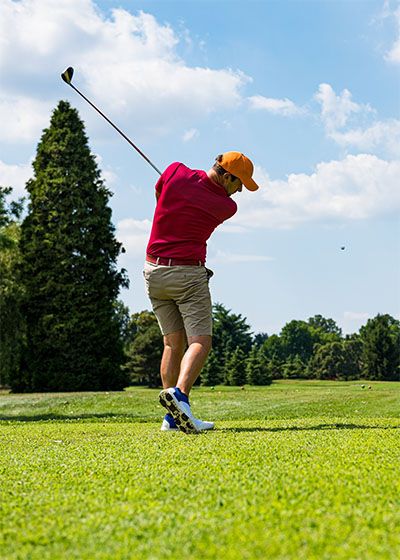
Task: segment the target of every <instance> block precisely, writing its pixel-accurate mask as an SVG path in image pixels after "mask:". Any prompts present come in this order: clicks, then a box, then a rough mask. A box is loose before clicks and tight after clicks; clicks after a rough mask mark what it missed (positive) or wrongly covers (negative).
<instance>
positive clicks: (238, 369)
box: [225, 347, 247, 385]
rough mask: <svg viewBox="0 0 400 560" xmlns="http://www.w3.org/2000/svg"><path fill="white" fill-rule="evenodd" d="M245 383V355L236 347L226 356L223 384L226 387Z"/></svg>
mask: <svg viewBox="0 0 400 560" xmlns="http://www.w3.org/2000/svg"><path fill="white" fill-rule="evenodd" d="M246 381H247V379H246V354H245V353H244V351H243V350H242V349H241V348H240V347H237V348H236V349H235V350H234V352H233V353H230V354H229V355H227V359H226V362H225V383H226V385H244V384H245V383H246Z"/></svg>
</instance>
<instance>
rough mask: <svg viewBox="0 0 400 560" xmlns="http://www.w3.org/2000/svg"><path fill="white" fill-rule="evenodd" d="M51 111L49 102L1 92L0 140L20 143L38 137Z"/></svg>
mask: <svg viewBox="0 0 400 560" xmlns="http://www.w3.org/2000/svg"><path fill="white" fill-rule="evenodd" d="M50 111H51V105H50V103H48V102H45V101H40V100H38V99H33V98H29V97H26V96H24V95H13V96H10V95H7V94H1V93H0V122H1V126H0V141H6V142H9V143H12V142H16V143H20V142H27V141H31V140H32V139H33V138H38V137H39V136H40V133H41V131H42V129H43V128H44V127H45V126H46V124H47V123H48V121H49V117H50Z"/></svg>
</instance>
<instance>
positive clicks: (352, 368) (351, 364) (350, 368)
mask: <svg viewBox="0 0 400 560" xmlns="http://www.w3.org/2000/svg"><path fill="white" fill-rule="evenodd" d="M343 348H344V355H345V361H346V366H345V371H346V376H345V379H359V378H360V377H361V368H362V349H363V345H362V342H361V338H360V336H359V335H358V334H351V335H346V337H345V339H344V340H343Z"/></svg>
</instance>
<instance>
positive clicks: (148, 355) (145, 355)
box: [125, 311, 164, 387]
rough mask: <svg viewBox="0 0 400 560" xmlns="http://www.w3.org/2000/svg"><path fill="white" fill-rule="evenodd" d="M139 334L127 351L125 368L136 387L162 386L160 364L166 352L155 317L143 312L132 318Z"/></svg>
mask: <svg viewBox="0 0 400 560" xmlns="http://www.w3.org/2000/svg"><path fill="white" fill-rule="evenodd" d="M132 320H134V321H135V322H136V325H137V332H136V335H135V337H134V339H133V342H131V343H130V345H129V346H128V350H127V363H126V366H125V369H126V371H127V372H128V374H129V377H130V380H131V382H132V383H133V384H135V385H148V386H149V387H158V386H159V385H160V363H161V357H162V354H163V351H164V343H163V337H162V334H161V332H160V328H159V326H158V323H157V319H156V317H155V315H154V314H153V313H151V312H149V311H142V312H141V313H136V314H135V315H133V316H132Z"/></svg>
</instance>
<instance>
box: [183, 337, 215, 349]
mask: <svg viewBox="0 0 400 560" xmlns="http://www.w3.org/2000/svg"><path fill="white" fill-rule="evenodd" d="M193 343H197V344H200V345H201V346H202V347H203V349H204V351H205V352H207V353H209V352H210V350H211V347H212V336H211V335H208V334H207V335H201V336H189V337H188V344H189V346H190V345H191V344H193Z"/></svg>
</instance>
